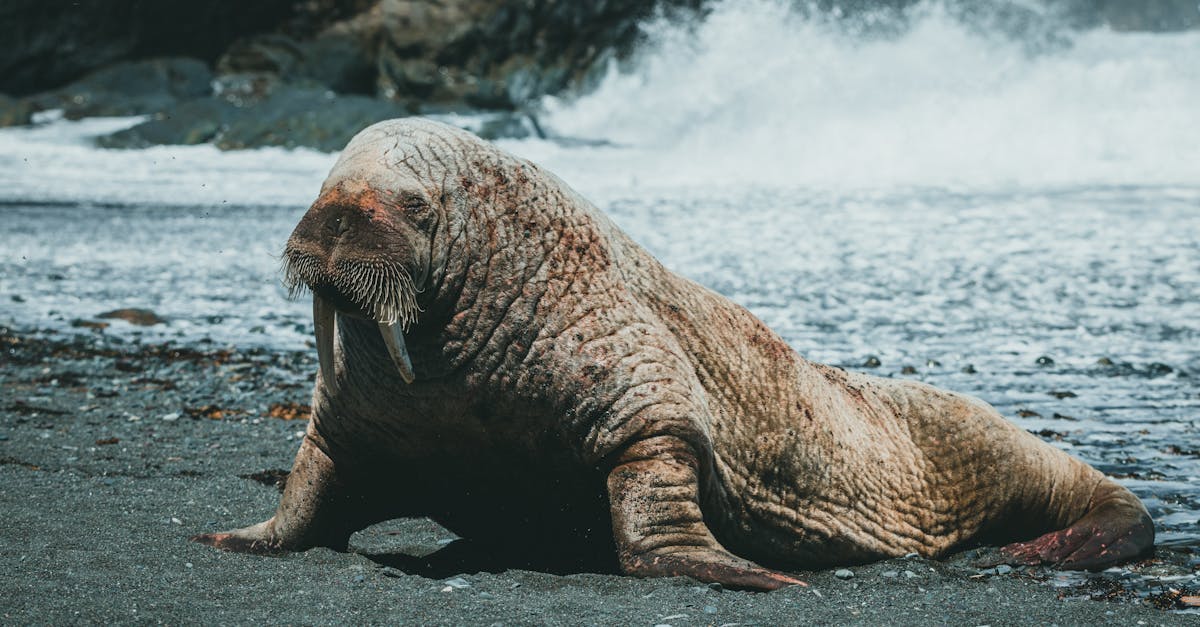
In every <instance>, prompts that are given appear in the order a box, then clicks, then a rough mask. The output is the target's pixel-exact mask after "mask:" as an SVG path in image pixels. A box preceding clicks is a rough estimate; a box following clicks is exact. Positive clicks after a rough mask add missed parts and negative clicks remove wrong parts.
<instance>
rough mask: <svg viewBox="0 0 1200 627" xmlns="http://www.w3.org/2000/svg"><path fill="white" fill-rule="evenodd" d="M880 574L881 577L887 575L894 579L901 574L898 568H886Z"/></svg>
mask: <svg viewBox="0 0 1200 627" xmlns="http://www.w3.org/2000/svg"><path fill="white" fill-rule="evenodd" d="M879 576H880V577H887V578H888V579H893V578H896V577H899V576H900V571H898V570H885V571H883V572H882V573H879Z"/></svg>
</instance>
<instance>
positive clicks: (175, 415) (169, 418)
mask: <svg viewBox="0 0 1200 627" xmlns="http://www.w3.org/2000/svg"><path fill="white" fill-rule="evenodd" d="M162 419H163V421H164V422H175V421H176V420H179V412H177V411H173V412H171V413H169V414H163V417H162Z"/></svg>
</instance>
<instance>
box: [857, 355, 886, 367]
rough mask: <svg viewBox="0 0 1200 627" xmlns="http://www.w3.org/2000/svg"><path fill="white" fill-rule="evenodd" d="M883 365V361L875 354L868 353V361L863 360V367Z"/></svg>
mask: <svg viewBox="0 0 1200 627" xmlns="http://www.w3.org/2000/svg"><path fill="white" fill-rule="evenodd" d="M882 365H883V362H882V361H879V358H878V357H876V356H874V355H868V356H867V359H866V361H864V362H863V364H862V367H863V368H878V367H880V366H882Z"/></svg>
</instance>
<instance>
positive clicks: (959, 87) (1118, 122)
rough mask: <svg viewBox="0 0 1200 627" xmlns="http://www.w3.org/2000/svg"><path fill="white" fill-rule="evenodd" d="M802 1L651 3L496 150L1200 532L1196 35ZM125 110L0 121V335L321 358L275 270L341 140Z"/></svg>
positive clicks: (886, 371)
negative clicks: (130, 318)
mask: <svg viewBox="0 0 1200 627" xmlns="http://www.w3.org/2000/svg"><path fill="white" fill-rule="evenodd" d="M789 6H790V5H789V3H784V2H773V1H767V0H753V1H750V0H743V1H740V2H726V3H720V4H717V5H716V6H715V8H714V9H713V11H712V12H711V14H710V15H709V16H708V17H707V18H706V19H704V20H703V21H700V22H693V23H687V24H680V23H672V22H670V21H667V20H653V21H651V22H649V23H647V24H646V26H645V30H646V39H647V42H648V43H647V45H646V46H645V48H644V49H643V52H642V53H641V54H640V55H639V56H638V57H637V58H636V59H635V60H633V61H631V62H630V63H627V64H625V65H623V66H621V67H618V66H615V65H614V66H613V67H612V68H610V69H609V71H608V73H607V74H606V75H604V76H602V77H601V78H600V81H599V83H598V85H597V86H596V88H595V89H594V90H592V91H590V92H588V93H587V94H585V95H582V96H578V97H574V98H569V99H568V98H562V99H547V100H546V101H545V102H544V103H542V106H541V109H542V112H541V122H542V125H543V126H544V127H545V128H547V129H549V130H550V131H551V132H552V133H553V134H554V135H556V136H558V137H565V138H571V140H570V141H562V140H519V141H518V140H508V141H503V142H500V143H501V145H502V146H503V147H504V148H506V149H508V150H510V151H513V152H515V153H518V154H521V155H523V156H527V157H529V158H531V159H533V160H535V161H537V162H539V163H541V164H542V165H544V166H546V167H548V168H549V169H551V170H552V171H555V172H556V173H557V174H559V175H560V176H561V177H562V178H563V179H564V180H566V181H568V182H569V183H570V184H571V185H573V186H574V187H575V188H576V189H578V190H579V191H580V192H582V193H583V194H584V195H585V196H587V197H589V198H591V199H592V200H593V201H594V202H596V204H598V205H599V206H600V207H601V208H603V209H604V210H606V211H607V212H608V213H610V214H611V215H612V216H613V217H614V219H615V220H616V221H617V223H618V224H619V225H621V226H622V227H623V228H624V229H625V230H627V231H628V232H629V233H631V234H632V235H633V237H634V238H635V239H636V240H637V241H639V242H641V243H642V244H643V245H645V246H646V247H647V248H648V249H649V250H650V251H651V252H653V253H654V254H655V255H657V256H658V257H659V258H660V259H662V260H663V261H664V262H665V263H666V265H667V266H668V267H671V268H673V269H675V270H676V271H677V272H680V273H682V274H684V275H687V276H689V277H691V278H693V279H696V280H697V281H699V282H701V283H703V284H705V285H708V286H710V287H712V288H714V289H716V290H718V291H720V292H721V293H723V294H725V295H727V296H729V297H730V298H732V299H734V300H735V301H737V302H739V303H741V304H743V305H745V306H747V307H748V308H750V309H751V310H752V311H753V312H754V313H755V314H757V315H759V316H760V317H762V318H763V319H764V320H765V321H766V322H767V323H768V324H770V326H771V327H772V328H774V329H775V330H776V331H778V332H779V333H780V334H781V335H782V336H783V337H784V338H785V339H786V340H787V341H788V342H790V343H791V344H792V345H793V346H794V347H795V348H796V349H797V350H798V351H799V352H800V353H801V354H803V355H805V356H806V357H808V358H810V359H813V360H816V361H821V362H826V363H833V364H839V365H843V366H846V367H848V368H854V369H866V368H864V367H863V364H865V363H866V362H867V360H868V359H869V358H871V357H874V358H877V359H878V361H879V362H880V364H881V365H880V366H879V367H877V368H874V369H873V371H874V372H875V373H877V374H881V375H885V376H897V377H908V378H915V379H920V380H924V381H927V382H930V383H933V384H935V385H938V386H942V387H946V388H950V389H954V390H957V391H961V392H966V393H970V394H973V395H975V396H979V397H981V398H983V399H984V400H987V401H988V402H991V403H992V404H994V405H995V406H996V407H997V408H999V409H1000V410H1001V411H1002V412H1003V413H1004V414H1006V415H1007V416H1009V417H1011V418H1012V419H1013V420H1015V421H1016V422H1017V423H1018V424H1020V425H1021V426H1022V427H1025V428H1027V429H1030V430H1032V431H1035V432H1038V433H1039V434H1040V435H1042V437H1044V438H1045V439H1047V440H1048V441H1050V442H1051V443H1052V444H1053V445H1055V446H1058V447H1061V448H1063V449H1066V450H1068V451H1070V452H1071V453H1073V454H1075V455H1078V456H1080V457H1082V458H1083V459H1085V460H1087V461H1088V462H1090V463H1092V464H1094V465H1096V466H1097V467H1099V468H1101V469H1102V470H1104V471H1105V472H1108V473H1110V474H1112V475H1114V476H1116V477H1118V478H1120V480H1121V481H1122V482H1123V483H1124V484H1125V485H1127V486H1129V487H1130V488H1131V489H1132V490H1134V491H1135V492H1136V493H1137V494H1138V495H1139V496H1141V497H1142V498H1143V499H1144V500H1145V502H1146V504H1147V506H1148V507H1149V508H1150V509H1151V512H1152V514H1153V515H1154V516H1155V519H1156V521H1157V523H1158V531H1159V542H1160V544H1165V545H1171V546H1176V547H1181V548H1188V549H1192V550H1197V549H1200V106H1198V103H1200V63H1196V59H1200V32H1185V33H1177V34H1131V33H1115V32H1111V31H1108V30H1103V29H1101V30H1092V31H1086V32H1071V31H1066V30H1061V31H1054V32H1055V37H1054V38H1053V41H1054V42H1055V43H1054V45H1041V44H1039V45H1031V43H1030V41H1029V40H1028V39H1024V38H1022V37H1021V36H1020V35H1019V34H1018V35H1013V34H1011V33H1009V34H1005V33H1004V32H1002V31H999V30H996V31H989V30H988V29H986V28H981V27H980V25H979V24H977V23H976V24H967V23H964V22H962V21H960V20H958V19H955V18H953V17H951V16H949V15H947V14H946V13H945V12H944V11H942V10H939V9H938V8H937V6H936V5H924V6H921V7H918V9H916V10H914V11H913V12H911V13H910V14H909V15H908V21H907V25H906V26H905V27H903V28H895V29H883V31H882V32H881V31H879V30H871V29H866V30H863V29H860V28H851V27H848V26H846V25H845V24H839V23H836V22H832V21H825V20H821V19H816V18H812V17H804V16H801V15H799V14H797V13H795V12H794V11H792V10H791V9H789V8H788V7H789ZM1049 19H1050V18H1049V17H1047V20H1049ZM1051 30H1054V29H1051ZM1043 40H1044V38H1043V37H1040V36H1039V39H1038V41H1039V42H1041V41H1043ZM136 121H137V120H136V119H94V120H85V121H79V122H71V121H65V120H53V119H49V118H48V119H47V120H45V121H44V123H42V124H40V125H37V126H35V127H32V128H24V129H5V130H0V215H3V217H4V220H3V222H2V223H0V324H5V325H10V326H15V327H18V328H51V329H58V330H62V331H71V332H90V331H88V330H86V329H77V328H75V327H73V326H72V324H71V323H72V321H73V320H76V319H92V318H94V317H95V316H96V315H97V314H98V313H100V312H103V311H106V310H110V309H115V308H118V307H146V308H150V309H153V310H154V311H156V312H157V313H158V314H160V315H161V316H163V317H165V318H167V320H168V323H167V324H166V325H161V326H157V327H151V328H135V327H130V326H127V325H125V324H124V323H121V322H116V323H114V324H113V325H112V326H111V327H110V328H109V329H107V330H106V331H105V332H106V333H110V334H119V335H122V336H126V337H130V338H132V337H140V338H142V339H144V340H146V341H151V340H153V341H162V340H166V339H170V340H173V341H178V342H184V343H192V342H212V343H214V344H216V345H226V344H237V345H240V346H247V345H264V346H271V347H277V348H283V349H303V348H306V347H309V346H311V342H310V338H311V333H312V324H311V320H310V319H309V316H310V313H309V312H310V309H309V305H307V304H306V303H304V302H298V303H297V302H289V301H287V300H286V299H285V292H284V290H283V289H282V288H281V287H280V286H279V272H278V270H279V258H278V256H279V253H280V252H281V250H282V247H283V243H284V240H285V239H286V237H287V235H288V233H289V232H290V230H291V228H292V227H293V225H294V224H295V223H296V221H297V220H298V219H299V217H300V216H301V215H302V214H303V212H304V209H305V208H306V206H307V205H308V203H310V202H311V201H312V200H313V199H314V198H315V196H316V192H317V190H318V188H319V186H320V182H321V180H322V178H323V177H324V175H325V173H326V172H327V171H328V169H329V167H330V166H331V165H332V163H333V161H334V159H335V156H334V155H327V154H322V153H317V152H312V151H306V150H295V151H284V150H275V149H265V150H256V151H246V152H236V153H221V152H219V151H217V150H216V149H214V148H211V147H159V148H152V149H147V150H139V151H110V150H100V149H97V148H95V147H94V146H93V144H92V141H91V140H92V138H93V137H95V136H97V135H99V134H103V133H107V132H111V131H112V130H115V129H118V128H123V127H125V126H128V125H130V124H133V123H135V122H136ZM459 121H463V122H466V123H470V122H471V120H470V119H463V120H459ZM580 140H586V141H580ZM1197 583H1198V582H1197V581H1196V580H1195V575H1194V574H1193V575H1192V579H1190V580H1188V581H1176V583H1175V584H1173V585H1193V586H1195V585H1197Z"/></svg>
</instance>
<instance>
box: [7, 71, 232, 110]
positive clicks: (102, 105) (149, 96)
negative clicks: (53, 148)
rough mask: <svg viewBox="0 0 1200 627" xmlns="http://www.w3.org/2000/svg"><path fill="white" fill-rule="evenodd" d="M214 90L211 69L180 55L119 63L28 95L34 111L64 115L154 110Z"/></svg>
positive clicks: (166, 107) (163, 108) (168, 106)
mask: <svg viewBox="0 0 1200 627" xmlns="http://www.w3.org/2000/svg"><path fill="white" fill-rule="evenodd" d="M211 93H212V72H211V71H209V69H208V65H206V64H205V63H204V62H203V61H200V60H197V59H190V58H184V57H173V58H161V59H148V60H144V61H131V62H125V63H117V64H114V65H111V66H108V67H105V68H103V69H100V70H97V71H95V72H93V73H91V74H88V75H87V76H85V77H83V78H81V79H79V80H78V81H75V82H74V83H71V84H70V85H67V86H65V87H61V88H59V89H56V90H54V91H50V92H46V93H43V94H39V95H37V96H32V97H31V98H30V99H29V101H30V103H31V104H32V105H33V106H34V107H35V108H36V109H38V110H45V109H62V110H63V115H64V117H66V118H68V119H72V120H74V119H79V118H85V117H91V116H119V115H141V114H146V113H158V112H160V111H164V110H166V109H168V108H170V107H172V106H173V105H175V104H177V103H179V102H182V101H185V100H191V99H194V98H198V97H201V96H207V95H209V94H211Z"/></svg>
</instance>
